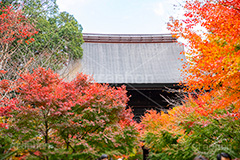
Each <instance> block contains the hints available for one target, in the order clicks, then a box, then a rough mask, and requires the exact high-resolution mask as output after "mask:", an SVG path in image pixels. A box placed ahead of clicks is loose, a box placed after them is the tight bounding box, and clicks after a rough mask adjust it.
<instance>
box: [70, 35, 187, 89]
mask: <svg viewBox="0 0 240 160" xmlns="http://www.w3.org/2000/svg"><path fill="white" fill-rule="evenodd" d="M83 38H84V41H85V43H84V44H83V45H82V48H83V58H82V59H80V60H77V61H75V62H74V63H73V62H72V63H71V64H70V66H69V69H68V70H69V71H68V72H69V75H68V79H72V78H73V77H74V75H75V74H76V72H83V73H85V74H88V75H91V76H93V78H94V80H95V81H96V82H98V83H112V84H123V83H124V84H159V83H161V84H163V83H164V84H165V83H178V82H179V81H180V80H182V78H181V76H180V75H181V73H180V69H181V68H182V64H183V62H185V61H186V58H185V56H184V55H183V54H180V52H182V51H183V46H179V45H178V44H177V43H176V39H175V38H173V37H172V36H171V35H169V34H157V35H155V34H148V35H142V34H141V35H140V34H138V35H126V34H123V35H120V34H118V35H116V34H83ZM180 59H183V61H181V60H180Z"/></svg>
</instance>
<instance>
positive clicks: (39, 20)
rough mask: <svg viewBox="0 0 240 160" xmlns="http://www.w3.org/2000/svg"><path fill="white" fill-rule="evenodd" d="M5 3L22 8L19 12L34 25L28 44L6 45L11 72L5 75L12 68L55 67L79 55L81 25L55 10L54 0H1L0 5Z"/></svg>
mask: <svg viewBox="0 0 240 160" xmlns="http://www.w3.org/2000/svg"><path fill="white" fill-rule="evenodd" d="M9 4H12V6H13V7H11V8H12V9H14V10H15V11H16V12H17V11H19V10H22V11H23V12H22V15H24V16H25V17H27V19H28V22H31V24H35V25H34V28H35V30H37V31H38V34H36V35H34V36H32V37H31V38H33V39H34V42H32V43H29V42H27V43H22V44H20V43H17V42H15V44H17V45H18V47H14V49H15V50H14V49H13V48H9V50H11V51H12V50H14V51H15V52H14V54H13V55H12V58H11V59H10V60H9V63H7V66H6V68H11V69H12V70H13V71H12V72H8V74H6V75H5V76H7V75H14V73H16V72H17V71H16V68H18V69H20V70H29V71H31V70H32V68H37V67H38V66H41V67H45V68H51V69H53V70H59V69H61V68H62V67H64V66H65V65H67V64H68V62H69V61H71V60H74V59H77V58H81V56H82V48H81V45H82V43H83V39H82V33H81V32H82V27H81V25H80V24H79V23H78V22H77V21H76V19H75V18H74V17H73V16H72V15H70V14H68V13H67V12H59V11H58V6H57V4H56V0H24V1H18V0H11V1H3V2H2V3H1V6H7V5H9ZM15 31H16V32H17V30H15ZM4 52H6V50H5V51H4ZM14 76H17V75H16V74H15V75H14ZM12 77H13V76H12Z"/></svg>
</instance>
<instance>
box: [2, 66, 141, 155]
mask: <svg viewBox="0 0 240 160" xmlns="http://www.w3.org/2000/svg"><path fill="white" fill-rule="evenodd" d="M16 83H17V86H18V87H17V88H18V89H17V91H16V92H17V93H19V94H18V96H17V97H16V98H14V101H12V103H11V102H10V103H9V102H4V101H3V102H2V104H4V105H5V107H2V108H3V109H4V108H6V109H7V110H6V109H5V112H1V116H2V117H4V120H5V121H2V123H3V124H4V126H5V127H6V129H4V128H2V130H1V136H4V137H7V138H8V139H11V140H12V142H13V143H14V144H16V145H18V146H17V147H16V146H15V147H14V148H15V150H17V151H18V154H20V153H23V152H24V153H26V154H24V155H25V156H28V157H29V158H30V157H32V158H34V157H35V158H46V157H47V158H49V159H63V158H65V159H94V158H97V157H99V156H100V155H101V154H103V153H105V154H108V155H115V156H116V155H129V154H130V153H132V152H133V151H134V150H133V149H134V148H135V147H136V146H137V140H138V124H137V123H136V122H135V121H133V120H132V118H133V114H132V113H131V110H130V109H125V107H126V103H127V101H128V97H127V95H126V90H125V87H118V88H112V87H110V86H108V85H101V84H97V83H94V82H92V81H91V79H89V78H88V77H87V76H86V75H83V74H79V75H78V76H77V78H75V79H74V80H73V81H71V82H64V81H63V80H62V79H60V78H59V76H58V75H57V74H54V73H53V71H52V70H45V69H43V68H39V69H36V70H34V72H33V73H32V74H30V73H28V74H23V75H21V78H20V79H19V80H18V81H17V82H16ZM35 145H37V147H36V146H35Z"/></svg>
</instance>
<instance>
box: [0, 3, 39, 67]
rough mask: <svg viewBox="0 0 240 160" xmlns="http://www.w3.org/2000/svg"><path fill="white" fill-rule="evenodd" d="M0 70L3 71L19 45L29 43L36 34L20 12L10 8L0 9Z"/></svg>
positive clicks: (32, 26) (2, 7)
mask: <svg viewBox="0 0 240 160" xmlns="http://www.w3.org/2000/svg"><path fill="white" fill-rule="evenodd" d="M0 33H1V34H0V45H1V48H0V54H1V57H0V70H2V69H5V66H6V63H7V62H8V61H9V59H11V56H12V55H13V54H15V52H16V50H17V47H18V46H19V45H20V44H21V43H27V44H28V43H30V42H33V41H34V39H33V38H31V37H32V36H33V35H35V34H37V31H36V30H35V28H34V25H33V24H31V23H29V22H28V20H27V18H26V17H25V16H23V14H22V12H21V10H14V9H13V8H12V7H11V6H6V7H4V6H2V5H1V8H0Z"/></svg>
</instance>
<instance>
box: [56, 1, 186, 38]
mask: <svg viewBox="0 0 240 160" xmlns="http://www.w3.org/2000/svg"><path fill="white" fill-rule="evenodd" d="M180 1H181V0H57V4H58V5H59V8H60V11H67V12H68V13H70V14H72V15H73V16H74V17H75V18H76V19H77V21H78V22H79V23H80V24H81V25H82V27H83V33H112V34H157V33H169V31H168V30H167V22H168V21H169V17H170V16H174V17H176V16H179V15H181V14H182V12H183V11H182V10H179V7H178V8H176V7H174V5H176V4H177V5H179V3H180ZM174 8H175V9H174Z"/></svg>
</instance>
